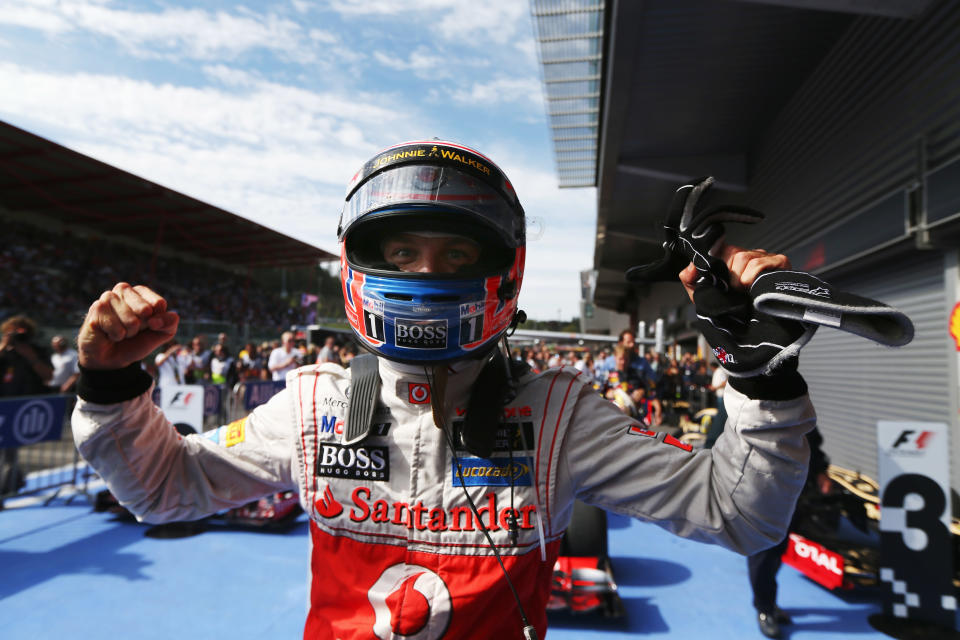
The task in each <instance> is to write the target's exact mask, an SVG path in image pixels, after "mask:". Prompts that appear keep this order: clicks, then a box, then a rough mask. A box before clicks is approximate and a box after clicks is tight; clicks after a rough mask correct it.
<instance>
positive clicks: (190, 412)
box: [160, 384, 204, 433]
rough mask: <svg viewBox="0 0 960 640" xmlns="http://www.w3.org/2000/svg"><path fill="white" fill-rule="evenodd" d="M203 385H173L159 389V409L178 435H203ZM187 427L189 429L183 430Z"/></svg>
mask: <svg viewBox="0 0 960 640" xmlns="http://www.w3.org/2000/svg"><path fill="white" fill-rule="evenodd" d="M203 407H204V391H203V385H199V384H175V385H166V386H163V387H161V388H160V408H161V409H162V410H163V413H164V415H166V416H167V419H168V420H169V421H170V422H172V423H173V424H174V425H175V426H176V427H177V431H179V432H180V433H190V430H189V429H192V430H193V431H194V432H195V433H203ZM184 427H189V429H184Z"/></svg>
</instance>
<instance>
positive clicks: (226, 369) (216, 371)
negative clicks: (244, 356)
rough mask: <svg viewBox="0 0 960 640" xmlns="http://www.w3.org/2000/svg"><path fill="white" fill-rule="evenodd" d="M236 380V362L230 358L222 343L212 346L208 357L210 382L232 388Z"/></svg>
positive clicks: (237, 377)
mask: <svg viewBox="0 0 960 640" xmlns="http://www.w3.org/2000/svg"><path fill="white" fill-rule="evenodd" d="M221 335H222V334H221ZM238 379H239V376H238V375H237V363H236V360H234V359H233V358H232V357H231V356H230V352H229V351H228V350H227V348H226V347H225V346H224V345H223V343H221V342H218V343H217V344H215V345H213V349H211V355H210V382H212V383H213V384H225V385H227V386H228V387H230V388H233V385H235V384H236V383H237V380H238Z"/></svg>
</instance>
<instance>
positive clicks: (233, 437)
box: [224, 418, 247, 447]
mask: <svg viewBox="0 0 960 640" xmlns="http://www.w3.org/2000/svg"><path fill="white" fill-rule="evenodd" d="M246 424H247V419H246V418H241V419H239V420H234V421H233V422H231V423H230V424H228V425H227V426H226V438H225V440H226V441H225V442H224V444H225V445H226V446H228V447H232V446H233V445H235V444H240V443H241V442H243V441H244V440H246V439H247V432H246Z"/></svg>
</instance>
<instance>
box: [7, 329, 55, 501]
mask: <svg viewBox="0 0 960 640" xmlns="http://www.w3.org/2000/svg"><path fill="white" fill-rule="evenodd" d="M0 333H2V337H0V398H9V397H14V396H33V395H38V394H41V393H47V392H48V391H49V389H48V388H47V384H48V383H49V382H50V380H51V378H52V377H53V367H52V366H51V364H50V355H49V354H48V353H47V352H46V351H45V350H44V349H43V348H42V347H40V346H37V345H36V344H34V343H33V339H34V337H35V336H36V334H37V325H36V324H35V323H34V322H33V320H31V319H30V318H28V317H27V316H23V315H18V316H12V317H10V318H7V319H6V320H5V321H4V322H3V324H2V325H0ZM22 485H23V480H22V474H20V473H19V471H18V469H17V449H16V448H10V449H0V509H2V508H3V499H2V497H3V496H4V495H6V494H9V493H14V492H16V491H17V489H19V488H20V487H21V486H22Z"/></svg>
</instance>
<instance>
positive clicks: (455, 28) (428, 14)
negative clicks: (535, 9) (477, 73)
mask: <svg viewBox="0 0 960 640" xmlns="http://www.w3.org/2000/svg"><path fill="white" fill-rule="evenodd" d="M330 8H331V9H333V10H334V11H336V12H338V13H340V14H342V15H345V16H381V17H391V18H398V19H400V20H408V21H410V22H415V23H417V24H418V25H419V26H420V27H421V28H423V29H427V30H430V31H432V32H434V33H435V34H436V35H438V36H440V37H442V38H443V39H444V40H447V41H452V42H457V43H458V44H461V45H466V46H472V47H484V48H485V47H488V46H489V45H490V44H491V43H493V44H497V45H505V44H511V43H515V42H517V41H519V40H521V39H529V38H530V36H531V34H532V28H531V26H530V21H529V18H527V17H525V16H526V15H527V11H528V5H527V3H526V2H523V1H522V0H486V1H484V2H465V1H464V0H334V1H333V2H332V3H331V5H330ZM491 54H492V52H491Z"/></svg>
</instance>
